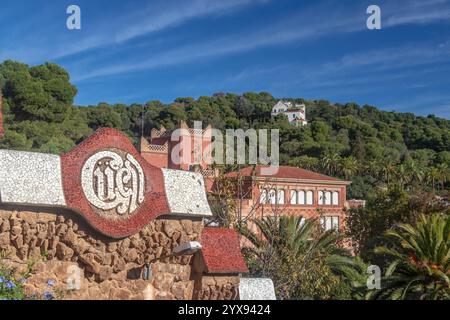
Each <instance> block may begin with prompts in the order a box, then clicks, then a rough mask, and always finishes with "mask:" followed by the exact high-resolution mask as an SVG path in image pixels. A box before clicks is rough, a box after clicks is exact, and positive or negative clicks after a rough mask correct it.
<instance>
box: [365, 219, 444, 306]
mask: <svg viewBox="0 0 450 320" xmlns="http://www.w3.org/2000/svg"><path fill="white" fill-rule="evenodd" d="M385 237H386V239H387V240H389V241H390V244H389V245H386V246H382V247H378V248H377V249H376V253H377V254H380V255H383V256H385V257H387V259H388V261H389V262H390V264H389V267H388V268H387V270H386V274H385V277H384V278H383V279H382V281H381V283H382V288H381V290H378V291H376V292H375V293H373V297H374V298H378V299H392V300H399V299H421V300H442V299H445V300H450V215H448V214H445V215H444V214H434V215H430V216H424V215H422V216H421V217H420V219H419V221H418V223H417V224H416V225H415V226H413V225H411V224H400V225H398V227H397V228H396V229H395V230H392V231H389V232H387V233H386V235H385Z"/></svg>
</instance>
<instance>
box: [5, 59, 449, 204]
mask: <svg viewBox="0 0 450 320" xmlns="http://www.w3.org/2000/svg"><path fill="white" fill-rule="evenodd" d="M0 88H1V89H2V90H3V95H4V98H3V109H4V114H5V129H6V134H5V137H4V138H3V139H2V140H0V148H11V149H18V150H34V151H41V152H50V153H55V154H60V153H63V152H66V151H68V150H70V149H71V148H72V147H74V146H75V145H76V144H77V143H79V142H80V141H82V140H83V139H85V138H86V137H87V136H89V135H90V134H91V133H92V132H93V131H94V130H95V129H97V128H99V127H113V128H116V129H119V130H122V131H123V132H125V133H126V134H127V135H129V136H130V138H132V139H133V141H134V142H137V139H138V138H139V136H140V134H141V132H142V129H143V128H142V115H143V114H144V126H145V127H144V132H145V133H147V134H148V133H149V132H150V129H151V128H152V127H160V126H161V125H163V126H164V127H166V128H168V129H173V128H175V127H176V126H177V125H178V123H179V122H180V121H181V120H185V121H187V122H188V123H192V122H193V121H194V120H201V121H203V125H204V126H206V125H207V124H212V126H213V127H215V128H218V129H225V128H235V129H237V128H241V129H244V130H245V129H248V128H255V129H262V128H264V129H280V136H281V145H280V158H281V163H282V164H287V165H293V166H300V167H303V168H306V169H311V170H316V171H320V172H323V173H326V174H329V175H333V176H337V177H341V178H345V179H351V180H352V181H353V184H352V186H351V187H350V188H349V197H351V198H365V197H367V195H368V193H370V191H371V190H372V188H373V186H374V185H377V184H379V183H389V182H392V181H396V182H397V183H399V184H401V185H402V186H405V187H406V188H413V187H414V186H415V185H424V186H425V188H426V189H428V190H429V191H436V192H438V193H445V192H446V190H447V189H448V188H447V187H448V178H449V169H448V168H449V166H450V121H449V120H446V119H442V118H437V117H435V116H432V115H430V116H428V117H419V116H415V115H414V114H412V113H396V112H386V111H381V110H379V109H377V108H376V107H374V106H368V105H365V106H358V105H357V104H355V103H347V104H333V103H330V102H328V101H325V100H319V101H305V100H303V99H289V98H286V100H291V101H293V102H304V103H305V104H306V106H307V119H308V121H309V125H308V126H306V127H294V126H291V125H290V124H289V123H288V121H287V119H286V118H285V117H284V116H278V117H276V118H274V119H272V118H271V115H270V112H271V110H272V107H273V105H274V104H275V103H276V102H277V101H278V98H274V97H273V96H272V95H270V94H269V93H265V92H262V93H251V92H250V93H245V94H243V95H236V94H229V93H226V94H225V93H217V94H214V95H213V96H204V97H200V98H198V99H193V98H189V97H188V98H178V99H176V100H175V101H174V102H173V103H170V104H163V103H161V102H159V101H150V102H147V103H146V104H144V105H141V104H132V105H124V104H115V105H109V104H106V103H100V104H98V105H96V106H74V105H73V100H74V97H75V95H76V93H77V89H76V87H75V86H73V85H72V84H71V83H70V77H69V74H68V73H67V72H66V71H65V70H64V69H63V68H62V67H60V66H58V65H56V64H51V63H46V64H44V65H39V66H35V67H29V66H27V65H25V64H22V63H19V62H14V61H5V62H3V63H2V64H0Z"/></svg>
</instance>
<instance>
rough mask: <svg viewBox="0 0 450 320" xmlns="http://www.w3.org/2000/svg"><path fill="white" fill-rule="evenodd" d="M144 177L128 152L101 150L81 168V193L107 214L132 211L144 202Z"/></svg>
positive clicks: (137, 163) (123, 213)
mask: <svg viewBox="0 0 450 320" xmlns="http://www.w3.org/2000/svg"><path fill="white" fill-rule="evenodd" d="M144 184H145V177H144V173H143V171H142V168H141V166H140V164H139V162H137V160H136V159H135V158H134V157H133V156H132V155H131V154H129V153H125V152H120V151H119V152H115V151H100V152H97V153H96V154H94V155H93V156H91V157H90V158H89V159H88V160H87V161H86V162H85V164H84V165H83V168H82V170H81V185H82V188H83V191H84V194H85V196H86V198H87V200H88V201H89V203H90V204H92V205H93V206H94V207H96V208H98V209H101V210H103V211H107V213H109V214H118V215H126V214H132V213H133V212H134V211H136V209H137V208H138V206H139V205H140V204H141V203H142V202H144V188H145V185H144Z"/></svg>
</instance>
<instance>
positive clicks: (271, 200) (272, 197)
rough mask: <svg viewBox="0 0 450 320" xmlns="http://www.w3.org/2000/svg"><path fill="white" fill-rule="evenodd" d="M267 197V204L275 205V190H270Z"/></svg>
mask: <svg viewBox="0 0 450 320" xmlns="http://www.w3.org/2000/svg"><path fill="white" fill-rule="evenodd" d="M268 195H269V196H268V202H269V203H270V204H277V190H275V189H270V190H269V193H268Z"/></svg>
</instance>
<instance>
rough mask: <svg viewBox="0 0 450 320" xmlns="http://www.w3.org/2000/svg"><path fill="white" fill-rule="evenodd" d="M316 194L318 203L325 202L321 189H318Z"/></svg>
mask: <svg viewBox="0 0 450 320" xmlns="http://www.w3.org/2000/svg"><path fill="white" fill-rule="evenodd" d="M317 196H318V197H319V205H323V204H324V203H325V199H324V194H323V191H319V192H318V193H317Z"/></svg>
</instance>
